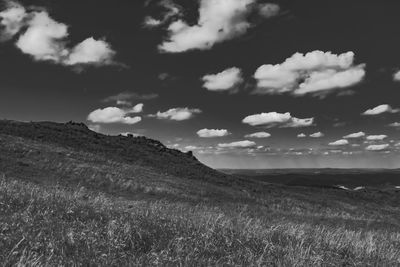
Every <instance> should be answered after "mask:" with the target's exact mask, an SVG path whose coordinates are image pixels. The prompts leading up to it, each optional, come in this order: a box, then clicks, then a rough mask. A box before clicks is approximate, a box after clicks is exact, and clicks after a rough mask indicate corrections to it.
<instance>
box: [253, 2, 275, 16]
mask: <svg viewBox="0 0 400 267" xmlns="http://www.w3.org/2000/svg"><path fill="white" fill-rule="evenodd" d="M279 11H280V6H279V5H277V4H274V3H264V4H260V5H259V11H258V13H259V14H260V16H262V17H264V18H271V17H274V16H276V15H278V14H279Z"/></svg>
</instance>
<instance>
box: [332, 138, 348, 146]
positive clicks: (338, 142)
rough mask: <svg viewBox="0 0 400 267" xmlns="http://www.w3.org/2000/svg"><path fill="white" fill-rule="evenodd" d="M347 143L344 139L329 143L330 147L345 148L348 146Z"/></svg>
mask: <svg viewBox="0 0 400 267" xmlns="http://www.w3.org/2000/svg"><path fill="white" fill-rule="evenodd" d="M348 144H349V141H347V140H346V139H341V140H337V141H335V142H332V143H329V145H330V146H345V145H348Z"/></svg>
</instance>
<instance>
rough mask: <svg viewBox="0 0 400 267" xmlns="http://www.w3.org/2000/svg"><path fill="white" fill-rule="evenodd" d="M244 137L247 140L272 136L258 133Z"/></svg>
mask: <svg viewBox="0 0 400 267" xmlns="http://www.w3.org/2000/svg"><path fill="white" fill-rule="evenodd" d="M244 137H246V138H268V137H271V134H270V133H267V132H257V133H252V134H247V135H245V136H244Z"/></svg>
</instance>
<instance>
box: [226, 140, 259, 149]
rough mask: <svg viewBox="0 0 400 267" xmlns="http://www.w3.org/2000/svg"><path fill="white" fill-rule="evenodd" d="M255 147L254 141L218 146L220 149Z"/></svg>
mask: <svg viewBox="0 0 400 267" xmlns="http://www.w3.org/2000/svg"><path fill="white" fill-rule="evenodd" d="M254 146H256V143H255V142H253V141H249V140H244V141H237V142H232V143H224V144H218V147H220V148H247V147H254Z"/></svg>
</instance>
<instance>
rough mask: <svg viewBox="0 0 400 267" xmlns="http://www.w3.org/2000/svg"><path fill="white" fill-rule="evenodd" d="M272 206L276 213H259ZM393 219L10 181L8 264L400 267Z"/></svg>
mask: <svg viewBox="0 0 400 267" xmlns="http://www.w3.org/2000/svg"><path fill="white" fill-rule="evenodd" d="M259 197H260V196H259ZM268 201H270V202H275V203H272V204H271V205H263V204H257V203H262V202H268ZM313 209H314V210H313ZM391 209H392V211H393V214H391V215H384V214H382V215H381V216H380V217H376V216H375V215H374V214H372V215H371V214H367V213H366V214H364V216H363V217H359V218H357V217H358V216H357V214H356V212H355V213H354V214H352V213H340V212H338V210H340V207H338V209H337V210H335V209H334V208H331V209H330V210H328V211H327V212H325V213H324V212H323V211H322V210H320V212H319V214H318V213H316V210H315V206H313V204H310V203H307V202H303V203H302V202H298V201H297V203H296V201H295V200H294V199H291V198H287V199H286V200H284V199H282V200H281V201H280V200H279V198H275V197H273V196H271V197H265V198H264V199H260V200H259V201H257V202H254V204H248V203H241V202H237V203H232V202H228V201H225V200H224V199H221V201H220V202H219V203H217V202H213V201H209V202H205V201H198V202H197V203H193V202H185V201H175V200H170V199H168V198H163V199H159V200H152V199H150V198H149V199H147V198H145V197H143V199H141V200H127V199H124V198H116V197H112V196H109V195H106V194H103V193H99V192H92V191H89V190H87V189H85V188H83V187H81V188H76V189H65V188H63V187H43V186H39V185H34V184H32V183H27V182H21V181H18V180H13V179H8V178H6V177H3V178H1V180H0V215H1V216H0V262H2V263H3V264H4V265H13V264H15V265H21V266H24V265H31V266H34V265H53V266H54V265H74V264H77V265H89V264H92V265H103V266H110V265H159V266H165V265H186V266H193V265H224V264H228V265H244V266H249V265H261V266H265V265H267V266H268V265H274V266H312V265H313V266H315V265H316V266H318V265H321V266H337V265H344V266H346V265H351V266H387V265H392V266H393V265H399V264H400V232H399V228H398V226H397V225H394V226H391V224H390V223H387V224H385V223H382V222H390V220H391V219H393V218H397V217H396V216H398V213H399V210H398V209H395V208H391ZM314 212H315V213H316V216H313V213H314ZM360 212H365V211H360ZM291 214H293V216H291ZM374 216H375V217H374ZM385 216H386V217H385ZM391 216H394V217H391ZM379 222H381V223H380V224H379Z"/></svg>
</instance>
